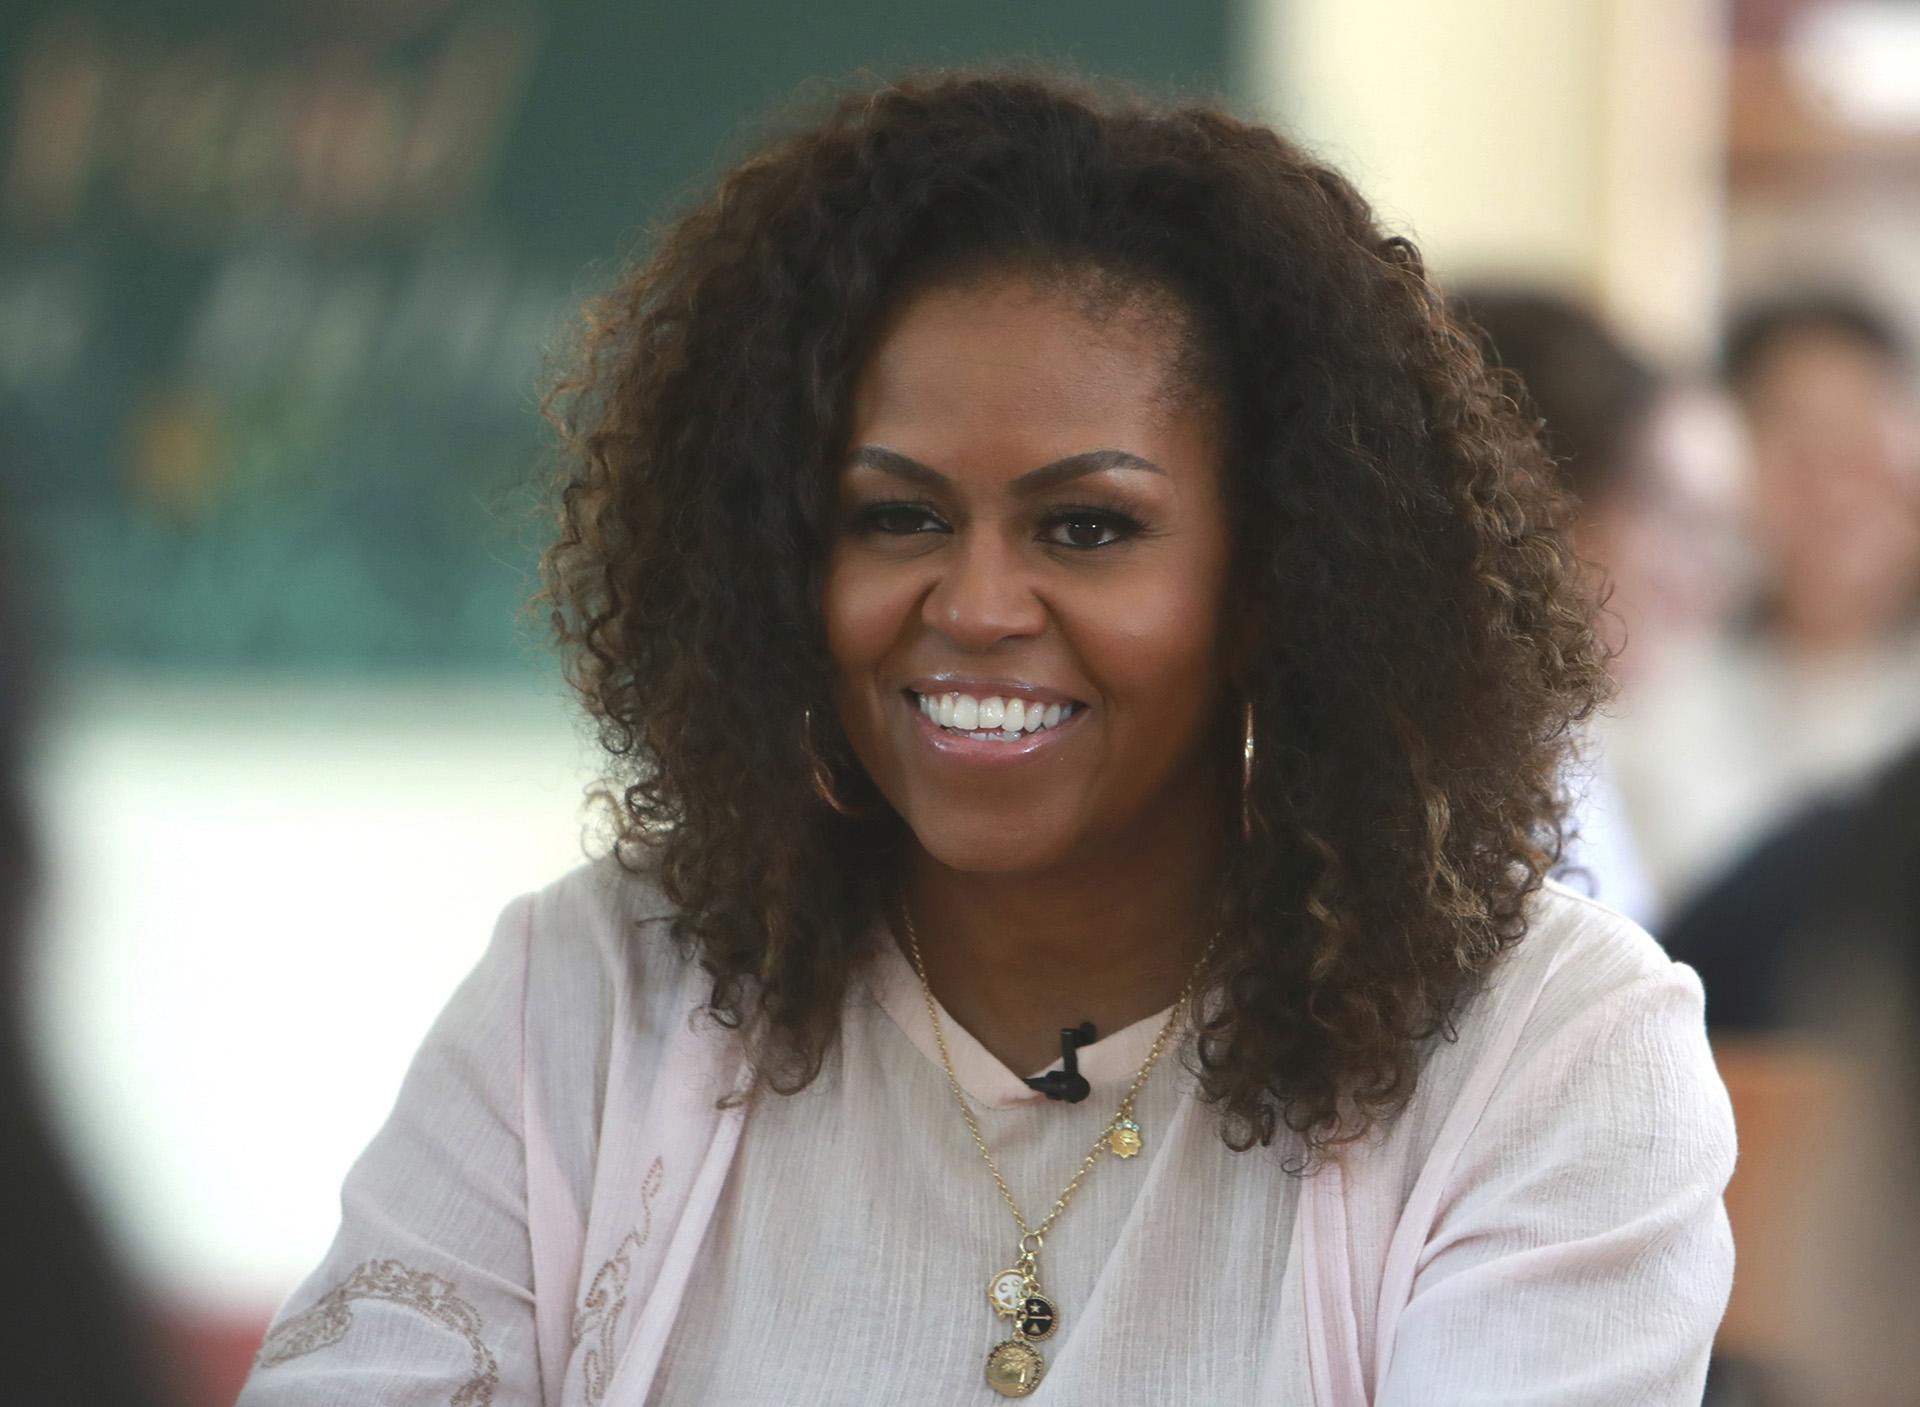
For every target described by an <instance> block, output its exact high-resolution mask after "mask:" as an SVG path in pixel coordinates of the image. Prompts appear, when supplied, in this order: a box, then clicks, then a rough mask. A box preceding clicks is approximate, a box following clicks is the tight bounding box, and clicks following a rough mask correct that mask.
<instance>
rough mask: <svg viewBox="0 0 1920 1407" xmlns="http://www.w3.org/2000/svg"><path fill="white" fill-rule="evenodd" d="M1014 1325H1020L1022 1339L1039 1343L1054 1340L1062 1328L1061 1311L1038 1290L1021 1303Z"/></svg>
mask: <svg viewBox="0 0 1920 1407" xmlns="http://www.w3.org/2000/svg"><path fill="white" fill-rule="evenodd" d="M1014 1323H1016V1324H1017V1325H1019V1328H1020V1337H1021V1338H1023V1339H1032V1340H1033V1341H1034V1342H1036V1343H1039V1342H1042V1341H1044V1340H1046V1339H1050V1338H1052V1337H1053V1335H1054V1331H1055V1330H1057V1329H1058V1328H1059V1327H1060V1311H1059V1310H1057V1309H1055V1308H1054V1307H1053V1301H1052V1300H1050V1299H1048V1298H1047V1297H1046V1296H1045V1295H1043V1294H1041V1293H1040V1292H1039V1291H1038V1290H1036V1291H1034V1292H1033V1293H1032V1294H1030V1295H1028V1296H1027V1297H1026V1299H1025V1300H1024V1301H1023V1302H1022V1303H1021V1305H1020V1314H1019V1316H1018V1318H1016V1319H1015V1320H1014Z"/></svg>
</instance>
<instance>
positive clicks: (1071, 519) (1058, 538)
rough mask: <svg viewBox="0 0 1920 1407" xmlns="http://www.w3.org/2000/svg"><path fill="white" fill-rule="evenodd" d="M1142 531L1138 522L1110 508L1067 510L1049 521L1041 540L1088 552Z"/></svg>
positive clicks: (1122, 540)
mask: <svg viewBox="0 0 1920 1407" xmlns="http://www.w3.org/2000/svg"><path fill="white" fill-rule="evenodd" d="M1141 529H1142V524H1141V523H1140V522H1139V520H1138V519H1136V518H1132V517H1129V516H1128V515H1127V514H1125V513H1116V512H1114V511H1113V510H1112V509H1109V508H1065V509H1062V510H1061V511H1060V512H1058V513H1055V514H1054V515H1053V516H1052V517H1050V518H1048V519H1047V522H1046V526H1045V528H1044V530H1043V531H1042V532H1041V537H1042V538H1043V539H1044V540H1045V541H1047V542H1050V543H1053V544H1054V545H1055V546H1056V547H1072V548H1077V549H1079V550H1081V551H1086V550H1089V549H1091V548H1095V547H1111V546H1113V545H1114V544H1115V543H1116V542H1124V541H1126V540H1127V539H1128V538H1130V537H1133V536H1136V535H1137V534H1138V533H1139V532H1140V531H1141Z"/></svg>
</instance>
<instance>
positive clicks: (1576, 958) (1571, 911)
mask: <svg viewBox="0 0 1920 1407" xmlns="http://www.w3.org/2000/svg"><path fill="white" fill-rule="evenodd" d="M1688 998H1691V1004H1692V1005H1693V1006H1694V1007H1695V1008H1696V1014H1697V1008H1698V1007H1699V1006H1700V1005H1701V999H1700V981H1699V978H1697V977H1696V976H1695V975H1694V973H1693V971H1692V969H1691V968H1688V967H1685V966H1683V965H1681V964H1680V963H1676V962H1674V961H1673V960H1672V959H1671V958H1670V957H1668V956H1667V954H1666V951H1665V950H1664V949H1663V948H1662V947H1661V946H1660V944H1659V943H1657V942H1656V941H1655V940H1654V939H1653V937H1652V936H1651V935H1650V934H1648V932H1647V931H1646V930H1645V929H1644V928H1642V927H1641V926H1640V925H1639V924H1637V923H1635V922H1634V921H1633V920H1632V919H1630V918H1628V917H1627V916H1626V915H1624V914H1622V913H1620V912H1618V911H1617V910H1615V909H1611V908H1609V907H1607V906H1606V905H1605V904H1602V903H1600V902H1599V901H1597V900H1594V899H1590V898H1588V897H1586V896H1585V895H1583V894H1580V893H1578V892H1576V891H1575V890H1573V889H1570V888H1568V887H1567V886H1566V885H1564V884H1561V883H1560V882H1558V881H1557V880H1548V881H1546V883H1544V884H1543V885H1542V886H1541V887H1540V889H1539V890H1538V892H1536V893H1535V894H1534V896H1533V898H1532V900H1531V902H1530V904H1529V912H1528V922H1527V930H1526V932H1525V933H1524V934H1523V935H1522V936H1521V938H1520V939H1519V941H1518V942H1516V943H1515V944H1514V945H1513V946H1512V947H1511V948H1509V949H1508V950H1507V951H1506V952H1505V953H1503V954H1502V955H1501V958H1500V961H1499V962H1498V963H1497V964H1496V965H1495V967H1494V969H1493V971H1492V972H1491V973H1490V974H1489V975H1488V981H1487V985H1486V989H1485V990H1484V991H1483V992H1481V993H1480V994H1479V995H1478V996H1477V997H1476V998H1475V999H1474V1000H1473V1001H1472V1002H1470V1003H1469V1006H1468V1009H1467V1011H1466V1012H1465V1013H1463V1018H1462V1026H1463V1036H1464V1035H1465V1030H1464V1028H1465V1027H1468V1026H1480V1027H1494V1028H1498V1027H1499V1026H1500V1025H1501V1024H1502V1023H1508V1022H1515V1021H1518V1022H1519V1023H1521V1026H1522V1027H1523V1028H1533V1034H1536V1035H1544V1034H1548V1033H1550V1032H1551V1031H1552V1030H1553V1029H1554V1028H1556V1027H1558V1026H1559V1025H1562V1024H1564V1023H1565V1022H1568V1021H1575V1020H1578V1019H1580V1018H1581V1017H1582V1016H1583V1015H1586V1014H1588V1013H1591V1012H1593V1011H1595V1010H1597V1009H1599V1008H1601V1007H1604V1006H1607V1005H1608V1004H1611V1003H1619V1002H1625V1003H1626V1004H1628V1005H1634V1004H1638V1003H1644V1002H1646V1001H1649V1000H1657V1001H1662V1002H1664V1001H1668V1000H1677V1001H1679V1002H1680V1004H1681V1005H1683V1006H1684V1005H1686V1004H1687V1001H1688ZM1476 1034H1477V1035H1478V1036H1480V1037H1481V1038H1483V1039H1484V1038H1486V1037H1487V1036H1490V1035H1492V1034H1494V1032H1493V1031H1491V1030H1482V1031H1479V1032H1476ZM1522 1034H1523V1035H1524V1034H1526V1032H1525V1031H1524V1030H1523V1032H1522ZM1524 1043H1525V1042H1524V1041H1522V1044H1523V1045H1524ZM1517 1053H1518V1052H1517Z"/></svg>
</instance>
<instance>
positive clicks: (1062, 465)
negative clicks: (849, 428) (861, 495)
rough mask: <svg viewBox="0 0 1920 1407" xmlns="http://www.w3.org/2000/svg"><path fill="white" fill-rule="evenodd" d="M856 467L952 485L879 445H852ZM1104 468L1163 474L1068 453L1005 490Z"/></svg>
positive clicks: (1135, 463)
mask: <svg viewBox="0 0 1920 1407" xmlns="http://www.w3.org/2000/svg"><path fill="white" fill-rule="evenodd" d="M856 464H857V465H863V466H865V467H866V468H869V469H878V470H880V471H881V472H882V473H886V474H892V475H893V476H894V477H895V478H898V479H905V480H907V481H908V482H909V483H914V484H919V485H921V486H922V487H923V488H929V489H944V488H950V487H952V484H953V481H952V480H951V479H949V478H948V477H947V476H946V475H945V474H942V473H941V472H940V471H939V470H937V469H929V468H928V467H927V466H926V465H924V464H922V463H921V462H920V461H919V460H917V459H909V458H908V457H907V456H906V455H904V454H901V453H900V452H899V451H898V450H891V449H886V448H884V447H883V446H880V445H859V446H856V447H855V448H854V450H853V451H852V452H851V453H850V454H848V455H847V467H848V468H852V467H853V466H854V465H856ZM1104 469H1136V470H1139V471H1140V472H1142V473H1146V474H1162V475H1164V474H1165V473H1166V472H1167V471H1166V470H1164V469H1162V468H1161V467H1160V466H1159V465H1158V464H1155V463H1154V462H1153V461H1152V460H1151V459H1142V458H1141V457H1140V456H1139V455H1137V454H1128V453H1127V452H1126V451H1125V450H1123V449H1090V450H1083V451H1081V452H1080V453H1079V454H1070V455H1068V456H1067V457H1066V458H1065V459H1056V460H1054V461H1053V462H1052V463H1051V464H1042V465H1041V466H1040V467H1039V468H1038V469H1029V470H1027V472H1026V473H1024V474H1022V475H1021V476H1020V477H1019V478H1017V479H1015V480H1014V481H1013V482H1012V484H1010V485H1009V486H1008V487H1010V488H1011V489H1012V490H1013V491H1014V492H1015V493H1018V494H1034V493H1045V492H1046V491H1047V490H1048V489H1051V488H1058V487H1059V486H1060V485H1061V484H1064V483H1069V482H1071V481H1072V480H1074V479H1079V478H1083V477H1085V476H1086V475H1088V474H1098V473H1100V472H1101V471H1102V470H1104Z"/></svg>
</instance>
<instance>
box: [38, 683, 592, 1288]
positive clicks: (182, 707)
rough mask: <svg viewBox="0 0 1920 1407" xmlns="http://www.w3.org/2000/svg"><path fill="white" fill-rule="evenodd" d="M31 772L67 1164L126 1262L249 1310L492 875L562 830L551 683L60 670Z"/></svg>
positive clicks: (566, 846) (551, 863) (335, 1204)
mask: <svg viewBox="0 0 1920 1407" xmlns="http://www.w3.org/2000/svg"><path fill="white" fill-rule="evenodd" d="M52 702H54V704H55V706H54V707H52V708H50V709H48V710H47V713H48V717H47V718H46V719H45V721H44V723H43V726H42V729H41V734H42V736H41V743H40V746H39V748H38V749H37V753H38V757H39V762H38V772H37V775H36V776H35V777H34V778H33V779H32V782H33V795H34V797H35V802H36V806H37V809H38V812H39V816H38V819H39V822H40V829H41V834H42V836H43V838H44V842H45V846H46V852H47V867H46V873H45V876H44V881H45V882H44V885H43V890H44V899H43V905H42V913H41V921H40V923H39V925H38V930H39V936H40V937H41V938H42V939H43V940H44V941H43V942H42V943H41V944H40V947H39V955H40V963H39V967H38V971H37V974H36V978H37V980H36V985H35V990H36V994H37V997H38V1006H37V1016H38V1019H39V1021H40V1023H41V1031H40V1036H41V1044H42V1048H43V1049H44V1050H45V1051H46V1052H47V1053H48V1060H49V1063H50V1069H49V1071H48V1074H49V1075H50V1077H51V1079H52V1081H53V1084H54V1093H55V1097H56V1102H57V1105H58V1107H59V1108H60V1109H61V1111H62V1113H63V1114H64V1115H65V1117H66V1119H67V1121H68V1128H67V1130H66V1131H67V1133H68V1134H69V1137H70V1140H71V1142H72V1143H73V1144H74V1146H75V1153H76V1159H77V1161H78V1162H79V1164H80V1169H81V1172H82V1174H83V1175H84V1177H85V1179H86V1181H87V1182H88V1183H89V1184H90V1186H91V1189H92V1190H93V1192H94V1194H95V1196H96V1198H97V1199H98V1201H99V1203H100V1204H101V1210H102V1212H103V1214H104V1215H105V1216H106V1218H107V1220H108V1223H109V1227H110V1229H111V1231H112V1232H113V1234H114V1236H115V1238H116V1239H117V1240H118V1241H120V1242H121V1244H122V1246H123V1248H124V1249H125V1251H126V1252H127V1254H128V1256H129V1258H130V1260H131V1263H132V1266H133V1269H134V1271H135V1273H136V1274H137V1275H138V1276H139V1277H140V1278H141V1279H142V1280H144V1281H145V1282H147V1284H148V1285H149V1286H150V1287H151V1288H153V1289H154V1290H156V1291H158V1292H159V1293H160V1294H162V1295H164V1296H166V1297H168V1298H171V1299H176V1300H179V1301H181V1302H184V1303H185V1304H188V1305H193V1306H198V1307H201V1308H205V1309H210V1310H214V1311H221V1310H232V1311H236V1312H241V1313H251V1312H257V1311H258V1310H259V1309H260V1308H261V1307H263V1306H268V1307H270V1306H271V1305H273V1304H276V1303H278V1301H279V1300H280V1298H281V1297H282V1296H284V1295H285V1294H286V1293H287V1292H288V1290H290V1289H291V1288H292V1286H293V1284H294V1283H295V1281H296V1280H297V1279H298V1278H299V1277H300V1276H301V1275H302V1274H304V1272H305V1271H306V1270H308V1269H310V1268H311V1266H312V1265H313V1263H314V1262H315V1261H317V1260H318V1258H319V1256H320V1254H321V1252H322V1251H323V1250H324V1249H325V1248H326V1245H327V1241H328V1239H329V1237H330V1236H331V1235H332V1232H333V1228H334V1224H335V1222H336V1220H337V1218H338V1215H339V1187H340V1179H341V1176H342V1174H343V1173H344V1172H345V1171H346V1168H347V1166H348V1164H349V1162H350V1161H351V1160H352V1158H353V1156H354V1155H355V1154H356V1153H357V1152H358V1151H359V1149H360V1147H361V1146H362V1145H363V1144H364V1143H365V1142H366V1141H367V1138H368V1137H369V1136H370V1135H371V1134H372V1133H373V1131H374V1129H375V1128H377V1127H378V1125H379V1123H380V1121H381V1120H382V1119H383V1118H384V1117H385V1115H386V1112H387V1110H388V1108H389V1106H390V1105H391V1103H392V1100H393V1096H394V1093H395V1090H396V1088H397V1086H398V1082H399V1079H400V1076H401V1074H402V1073H403V1072H404V1070H405V1068H406V1064H407V1061H408V1059H409V1058H410V1057H411V1055H412V1053H413V1050H414V1048H415V1046H416V1045H418V1043H419V1041H420V1038H421V1036H422V1035H423V1034H424V1033H425V1031H426V1029H427V1026H428V1025H429V1023H430V1022H431V1021H432V1019H433V1017H434V1015H435V1013H436V1012H438V1011H439V1009H440V1007H441V1005H442V1004H443V1003H444V1002H445V1001H446V999H447V996H448V994H449V993H450V992H451V991H452V989H453V987H454V986H455V984H456V983H457V982H458V981H459V980H460V978H461V977H462V976H463V975H464V974H465V972H466V971H467V969H468V968H469V967H471V966H472V964H473V963H474V961H475V960H476V959H477V958H478V957H479V954H480V952H481V950H482V948H483V947H484V945H485V943H486V941H487V939H488V937H489V935H490V934H491V931H492V927H493V922H494V919H495V916H496V915H497V914H498V912H499V910H500V909H501V907H502V906H503V905H504V904H505V903H506V902H507V901H508V900H509V899H511V898H512V897H513V896H514V895H516V894H518V893H521V892H522V891H525V890H527V889H531V888H535V887H538V886H540V885H543V884H545V883H547V882H548V881H549V880H551V879H553V878H555V877H557V876H558V875H560V874H561V873H563V872H564V871H565V870H567V869H568V868H570V867H572V866H573V865H574V864H577V863H579V861H580V858H581V855H582V822H583V816H584V814H585V813H584V812H583V808H582V805H581V798H582V792H583V788H584V786H585V784H586V781H587V779H588V777H589V775H590V772H591V765H592V762H591V752H590V750H589V749H588V748H587V747H586V746H585V744H584V743H583V742H582V741H581V740H579V739H577V738H576V736H575V733H574V728H573V724H572V722H571V720H570V716H569V714H568V713H567V711H566V708H565V706H564V704H563V702H562V700H561V699H560V698H559V696H558V695H557V693H556V692H555V691H554V689H553V688H552V687H551V686H547V687H541V686H535V685H532V684H523V683H515V682H512V681H505V682H500V683H492V684H471V683H469V684H454V683H437V684H433V683H429V684H418V685H406V684H386V685H378V686H367V685H350V684H329V685H324V686H322V685H315V684H312V683H308V684H304V685H302V684H284V685H266V684H256V685H249V686H245V687H239V688H236V687H234V686H231V685H224V684H212V683H186V682H172V683H167V682H160V683H156V682H154V681H150V680H136V679H128V678H117V679H101V678H94V679H88V680H74V681H70V682H69V683H68V685H67V688H66V692H65V695H64V696H63V697H61V698H59V699H57V700H54V701H52Z"/></svg>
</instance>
